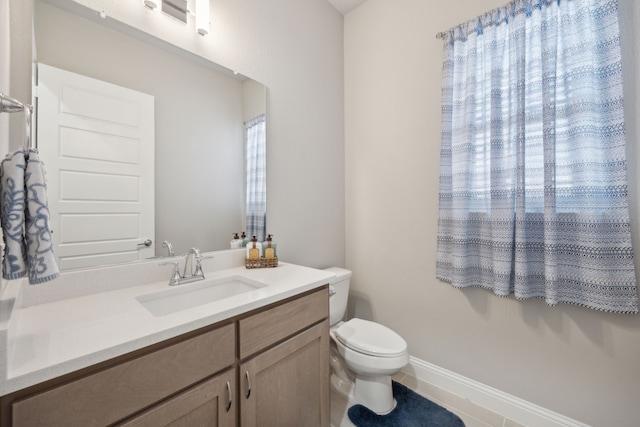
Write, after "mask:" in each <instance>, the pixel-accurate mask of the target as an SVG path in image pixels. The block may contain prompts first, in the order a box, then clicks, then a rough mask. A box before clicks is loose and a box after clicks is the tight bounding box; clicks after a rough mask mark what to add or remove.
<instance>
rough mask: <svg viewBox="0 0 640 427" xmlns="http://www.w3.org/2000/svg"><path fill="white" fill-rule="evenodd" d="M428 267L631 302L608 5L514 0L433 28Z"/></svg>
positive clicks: (571, 298)
mask: <svg viewBox="0 0 640 427" xmlns="http://www.w3.org/2000/svg"><path fill="white" fill-rule="evenodd" d="M440 157H441V162H440V193H439V203H440V204H439V218H438V255H437V277H438V278H439V279H441V280H444V281H446V282H450V283H451V284H452V285H453V286H455V287H458V288H464V287H468V286H476V287H483V288H487V289H490V290H492V291H493V292H494V293H495V294H496V295H499V296H507V295H510V294H514V295H515V297H516V298H518V299H527V298H544V299H545V301H546V302H547V304H549V305H555V304H557V303H571V304H577V305H581V306H585V307H589V308H593V309H597V310H603V311H610V312H618V313H637V312H638V294H637V288H636V280H635V277H636V276H635V271H634V266H633V249H632V246H631V230H630V225H629V210H628V204H627V191H628V188H627V175H626V158H625V128H624V117H623V93H622V61H621V53H620V40H619V28H618V10H617V2H616V1H615V0H614V1H611V0H562V1H559V0H535V1H532V0H530V1H527V0H516V1H512V2H511V3H509V4H508V5H506V6H505V7H502V8H499V9H495V10H493V11H491V12H489V13H487V14H485V15H484V16H481V17H479V18H478V19H476V20H472V21H469V22H467V23H464V24H462V25H460V26H458V27H455V28H452V29H451V30H449V31H448V32H447V33H445V37H444V55H443V81H442V135H441V155H440Z"/></svg>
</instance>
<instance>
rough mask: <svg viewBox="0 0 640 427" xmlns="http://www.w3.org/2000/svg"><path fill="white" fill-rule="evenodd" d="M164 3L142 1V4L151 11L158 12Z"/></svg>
mask: <svg viewBox="0 0 640 427" xmlns="http://www.w3.org/2000/svg"><path fill="white" fill-rule="evenodd" d="M160 3H162V0H142V4H144V5H145V6H146V7H148V8H149V9H151V10H156V7H158V4H160Z"/></svg>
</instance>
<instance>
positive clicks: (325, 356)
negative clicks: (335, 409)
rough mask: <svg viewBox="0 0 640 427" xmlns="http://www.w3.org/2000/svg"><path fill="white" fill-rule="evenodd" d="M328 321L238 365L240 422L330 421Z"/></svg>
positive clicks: (294, 426)
mask: <svg viewBox="0 0 640 427" xmlns="http://www.w3.org/2000/svg"><path fill="white" fill-rule="evenodd" d="M328 328H329V322H328V320H325V321H324V322H322V323H319V324H317V325H316V326H313V327H311V328H309V329H307V330H306V331H304V332H302V333H300V334H298V335H296V336H294V337H293V338H291V339H289V340H287V341H285V342H283V343H281V344H279V345H277V346H276V347H273V348H272V349H270V350H267V351H265V352H263V353H260V354H259V355H257V356H256V357H254V358H253V359H250V360H248V361H246V362H244V363H242V364H241V365H240V370H239V374H240V425H241V426H242V427H253V426H278V427H298V426H305V427H313V426H321V427H325V426H328V425H329V408H330V404H329V340H328Z"/></svg>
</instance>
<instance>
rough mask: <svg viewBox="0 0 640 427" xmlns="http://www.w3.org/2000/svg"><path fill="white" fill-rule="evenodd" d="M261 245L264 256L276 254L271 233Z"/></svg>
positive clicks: (271, 256) (275, 255)
mask: <svg viewBox="0 0 640 427" xmlns="http://www.w3.org/2000/svg"><path fill="white" fill-rule="evenodd" d="M263 246H264V248H263V250H264V257H265V258H267V259H271V258H275V257H277V256H278V255H277V254H276V243H275V242H274V241H273V234H269V235H268V236H267V241H266V242H264V243H263Z"/></svg>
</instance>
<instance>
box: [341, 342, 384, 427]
mask: <svg viewBox="0 0 640 427" xmlns="http://www.w3.org/2000/svg"><path fill="white" fill-rule="evenodd" d="M330 362H331V363H330V365H331V371H332V373H331V388H332V389H333V390H334V391H335V392H336V393H338V394H339V395H340V396H341V397H342V398H344V399H345V400H347V401H349V402H350V403H351V404H354V405H355V404H360V405H363V406H364V407H366V408H368V409H370V410H372V411H373V412H375V413H377V414H379V415H385V414H388V413H389V412H391V411H393V409H394V408H395V407H396V401H395V399H394V398H393V389H392V387H391V376H389V375H362V374H355V373H354V372H353V371H351V370H350V369H348V368H347V367H346V366H345V363H344V361H343V360H342V359H341V358H340V356H339V355H338V352H337V351H336V349H335V344H333V343H332V346H331V356H330Z"/></svg>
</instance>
